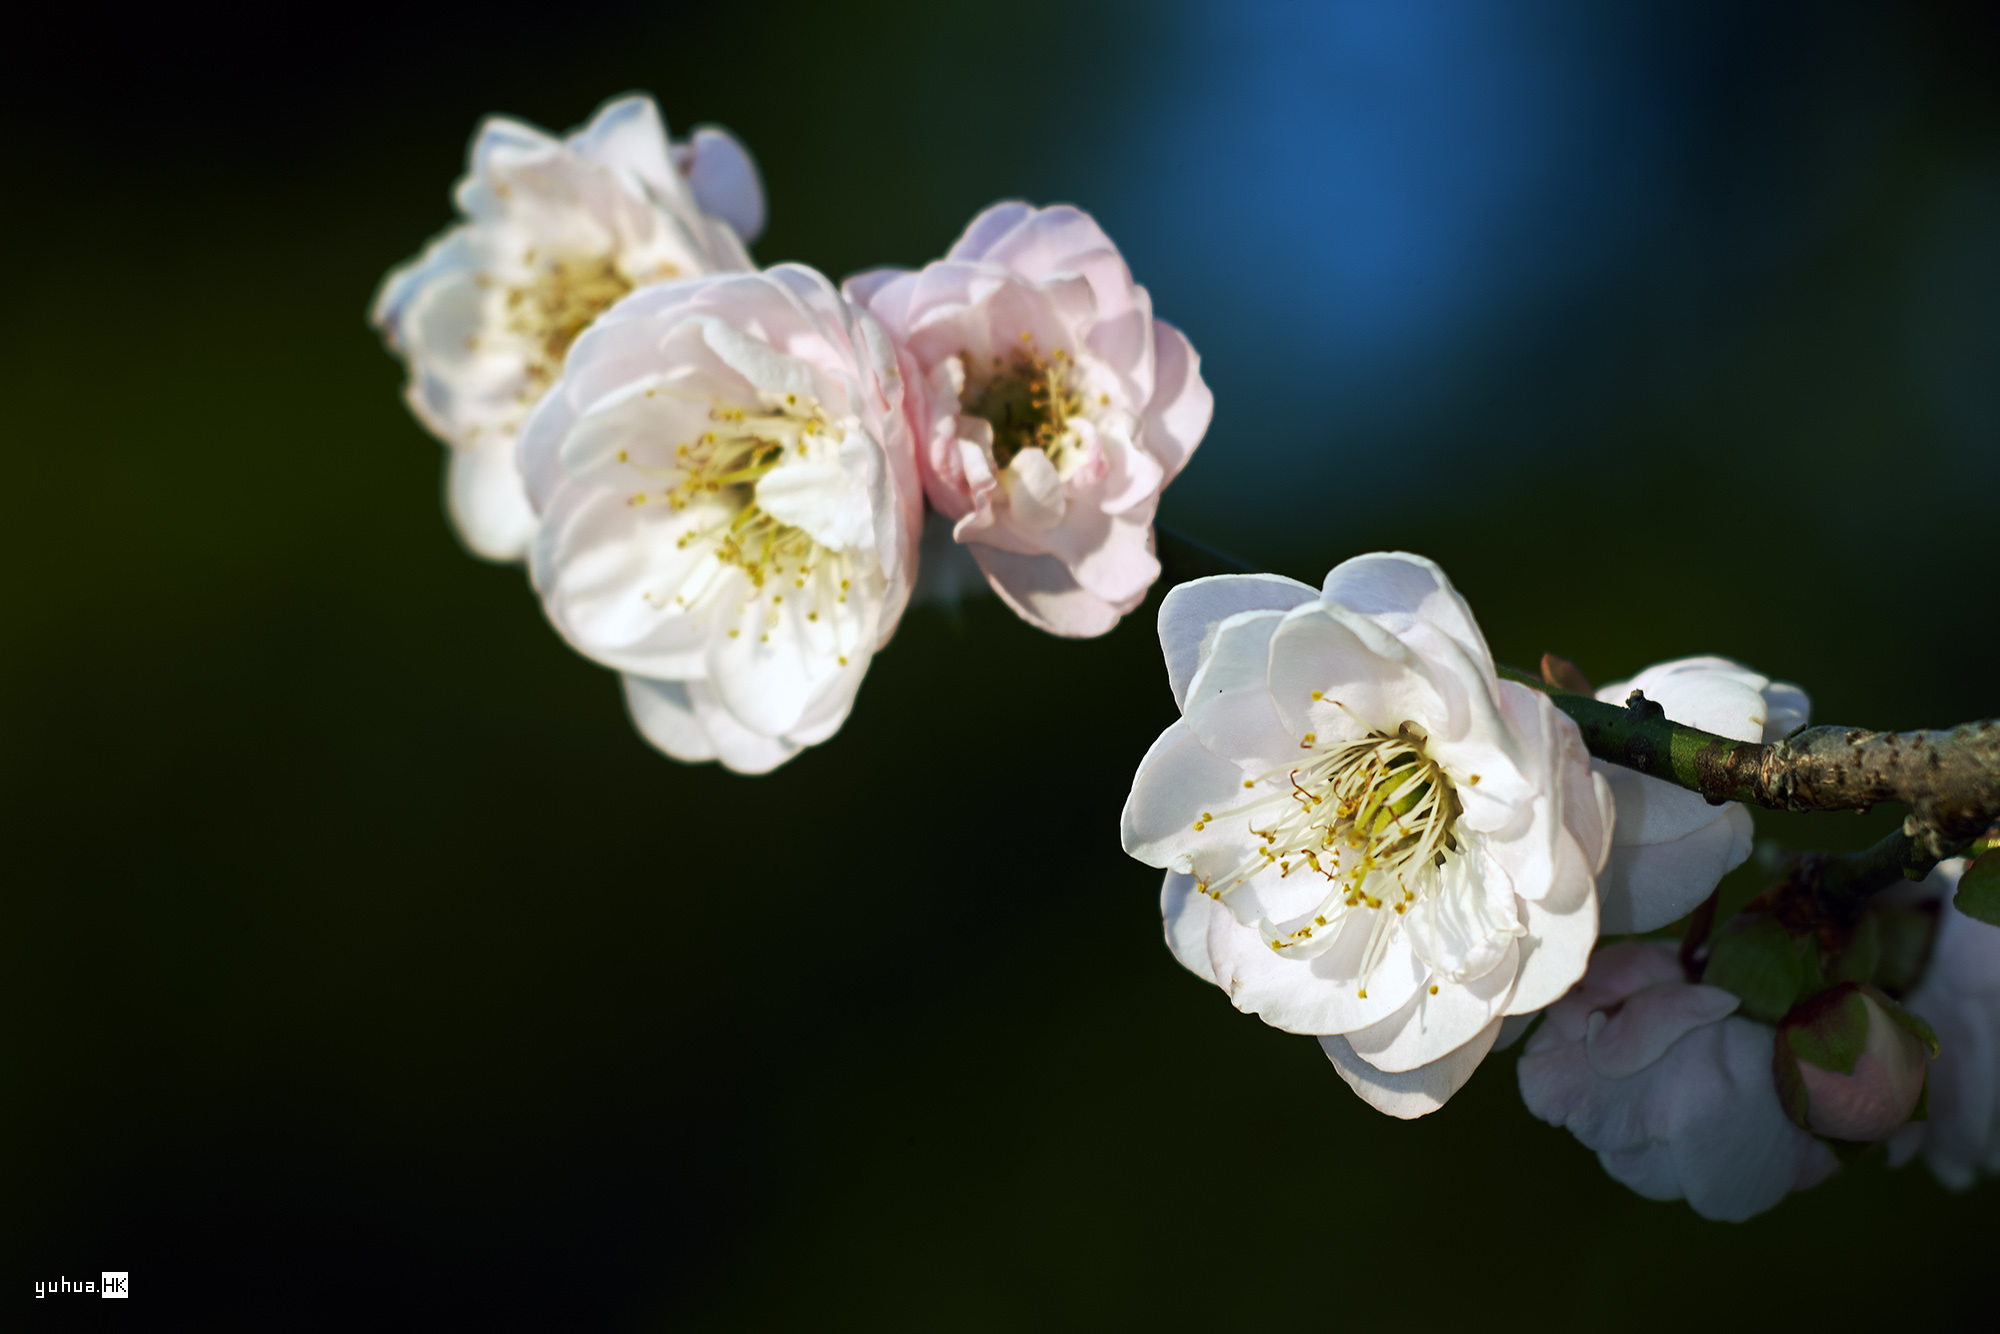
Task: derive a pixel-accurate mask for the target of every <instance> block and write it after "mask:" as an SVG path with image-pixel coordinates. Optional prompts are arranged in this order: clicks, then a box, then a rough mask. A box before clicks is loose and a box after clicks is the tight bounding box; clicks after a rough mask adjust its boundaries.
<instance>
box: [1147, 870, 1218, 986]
mask: <svg viewBox="0 0 2000 1334" xmlns="http://www.w3.org/2000/svg"><path fill="white" fill-rule="evenodd" d="M1194 883H1195V881H1194V877H1193V876H1191V875H1183V874H1182V873H1180V872H1178V871H1169V872H1167V878H1166V879H1165V881H1163V882H1162V883H1161V885H1160V919H1161V921H1162V922H1163V923H1164V925H1165V927H1166V933H1167V948H1168V949H1170V950H1172V951H1173V953H1174V958H1176V959H1178V960H1179V961H1180V964H1181V967H1183V968H1185V969H1187V970H1188V971H1189V972H1190V973H1193V974H1194V975H1195V976H1196V977H1199V978H1200V979H1201V980H1202V981H1204V982H1214V983H1215V985H1217V986H1221V985H1222V984H1221V983H1220V982H1217V981H1216V977H1215V968H1214V966H1213V965H1212V964H1210V962H1209V958H1208V932H1209V925H1210V924H1209V916H1210V915H1211V914H1213V913H1225V915H1226V910H1225V909H1224V908H1223V907H1222V905H1220V904H1218V903H1217V902H1216V901H1215V900H1214V899H1211V898H1209V897H1208V895H1206V894H1197V893H1195V892H1194Z"/></svg>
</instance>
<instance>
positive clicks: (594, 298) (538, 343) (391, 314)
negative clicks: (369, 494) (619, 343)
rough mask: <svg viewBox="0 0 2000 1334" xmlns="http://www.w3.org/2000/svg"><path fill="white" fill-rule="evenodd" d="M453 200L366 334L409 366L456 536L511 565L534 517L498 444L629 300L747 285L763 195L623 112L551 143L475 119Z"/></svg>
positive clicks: (397, 275)
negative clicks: (589, 333) (680, 289)
mask: <svg viewBox="0 0 2000 1334" xmlns="http://www.w3.org/2000/svg"><path fill="white" fill-rule="evenodd" d="M453 197H454V198H455V200H456V201H457V204H458V208H459V211H460V212H461V213H462V214H463V215H464V216H465V219H466V221H465V222H463V223H461V224H459V225H458V226H455V227H453V228H451V229H450V230H448V231H446V232H445V233H444V234H442V235H441V236H439V237H438V238H437V239H436V240H434V241H432V242H431V243H430V245H429V246H428V247H427V248H426V249H425V250H424V253H423V254H422V255H421V256H419V257H418V258H416V259H415V260H412V261H411V262H410V263H408V264H405V265H403V266H402V267H400V268H398V269H396V270H394V271H393V272H391V273H390V274H389V276H388V277H387V278H386V279H384V280H383V283H382V288H381V290H380V291H379V292H378V293H377V294H376V297H375V305H374V310H373V314H372V316H371V319H372V321H373V322H374V324H375V325H376V327H377V328H379V329H380V330H381V331H382V336H383V338H384V339H385V340H386V341H387V342H388V344H389V347H390V348H391V349H392V350H393V351H394V352H396V353H397V354H398V355H399V356H401V357H402V358H403V360H404V361H405V362H406V363H407V364H408V366H409V372H410V380H409V386H408V389H407V391H406V394H405V397H406V398H407V399H408V401H409V405H410V409H411V410H412V411H413V412H414V413H416V415H417V419H418V420H419V421H421V422H422V423H423V424H424V426H425V427H427V428H428V429H429V430H430V431H431V432H432V433H433V434H434V435H436V436H437V437H438V438H439V439H440V440H442V441H444V443H445V444H446V445H448V446H450V447H451V455H450V464H449V466H448V468H447V470H446V482H445V495H446V504H447V508H448V509H449V511H450V513H451V517H452V522H453V524H454V526H455V527H456V528H457V530H458V533H459V536H460V537H461V538H462V539H463V540H464V542H465V544H466V546H468V547H470V548H471V549H472V550H473V551H474V552H475V553H476V554H478V555H480V556H484V557H486V558H487V559H489V560H518V559H520V558H521V556H522V555H523V554H524V553H525V552H526V550H527V547H528V543H529V542H530V541H531V540H532V538H533V535H534V530H535V514H534V510H533V509H532V507H531V506H530V505H529V503H528V497H527V494H526V492H525V491H524V490H523V487H522V482H521V476H520V469H519V466H518V464H517V461H516V437H517V435H518V433H519V431H520V429H521V426H522V424H523V423H524V422H525V421H526V420H527V417H528V413H529V412H530V411H531V410H532V409H533V407H534V405H535V403H536V401H537V400H538V399H540V397H541V396H542V394H543V393H545V392H546V391H547V389H548V387H549V386H550V385H551V384H552V383H554V381H555V379H556V377H557V376H558V375H560V374H561V372H562V364H563V356H564V354H565V353H566V352H567V351H568V350H569V347H570V344H572V343H573V342H575V340H576V337H577V335H578V334H579V333H581V332H582V331H583V330H584V328H586V327H587V326H588V325H589V324H590V322H591V320H592V319H594V318H595V317H596V316H597V314H598V313H599V312H600V311H602V310H604V309H605V308H606V307H608V306H610V305H611V304H612V302H614V301H616V300H618V299H619V298H620V297H622V296H624V295H625V294H626V293H627V292H630V291H631V290H632V289H634V288H635V287H639V286H641V285H643V284H646V283H651V282H658V281H662V280H664V279H669V278H688V277H695V276H698V275H701V274H708V273H717V272H723V271H730V270H746V269H749V268H750V267H751V263H750V257H749V254H748V253H747V252H746V251H745V250H744V248H743V243H744V241H745V240H747V239H749V237H750V236H752V235H754V234H755V229H756V227H761V226H762V223H763V215H764V203H763V189H762V187H761V186H760V185H759V184H758V180H757V169H756V166H755V164H754V163H752V162H751V160H750V157H749V154H748V153H747V152H746V151H745V150H744V148H743V146H742V145H741V144H739V143H738V142H737V141H736V140H735V139H734V138H733V137H732V136H730V135H729V133H728V132H727V131H724V130H718V129H715V128H712V127H710V128H704V129H702V130H698V131H697V132H696V133H695V136H694V138H693V139H692V140H691V141H690V142H689V143H687V144H670V143H669V142H668V141H667V131H666V126H665V125H664V124H662V123H661V120H660V113H659V110H658V109H657V108H656V107H655V106H654V105H653V101H652V99H651V98H647V97H625V98H620V99H618V100H617V101H614V102H610V103H608V104H606V106H605V107H604V109H603V110H601V111H599V112H598V113H597V115H596V117H595V118H594V119H593V120H592V121H591V122H590V124H588V125H586V126H584V127H583V128H582V129H580V130H578V131H576V132H575V133H573V134H571V135H570V136H569V137H568V138H566V139H557V138H554V137H553V136H551V135H548V134H545V133H543V132H542V131H541V130H538V129H536V128H534V127H533V126H531V125H525V124H523V123H521V122H520V121H517V120H510V119H508V118H506V117H504V116H494V117H490V118H489V119H487V121H486V122H485V123H484V124H482V125H481V126H480V127H479V131H478V133H477V134H476V135H474V136H473V140H472V149H471V153H470V160H469V162H468V164H467V167H466V174H465V176H464V177H463V178H462V179H461V180H460V181H459V182H458V185H457V187H456V189H455V190H454V192H453ZM745 227H748V228H749V230H747V231H746V230H743V228H745ZM739 231H740V232H741V233H742V234H741V235H739Z"/></svg>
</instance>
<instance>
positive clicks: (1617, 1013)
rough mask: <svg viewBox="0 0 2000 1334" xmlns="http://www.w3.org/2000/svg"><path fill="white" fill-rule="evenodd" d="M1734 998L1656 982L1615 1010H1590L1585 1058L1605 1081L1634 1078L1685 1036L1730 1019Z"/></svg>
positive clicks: (1714, 990) (1712, 989)
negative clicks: (1727, 1017)
mask: <svg viewBox="0 0 2000 1334" xmlns="http://www.w3.org/2000/svg"><path fill="white" fill-rule="evenodd" d="M1738 1004H1739V1002H1738V1001H1737V999H1736V997H1735V995H1733V994H1732V993H1730V992H1727V991H1724V990H1722V988H1720V987H1702V986H1690V985H1688V984H1686V983H1683V982H1672V981H1670V982H1658V983H1655V984H1654V985H1652V986H1650V987H1647V988H1646V989H1645V990H1644V991H1640V992H1637V993H1635V994H1633V995H1631V996H1628V997H1627V998H1626V999H1625V1000H1624V1001H1623V1002H1622V1003H1621V1004H1619V1005H1618V1007H1617V1008H1616V1009H1615V1010H1592V1011H1591V1012H1590V1019H1589V1021H1588V1026H1587V1027H1586V1028H1585V1030H1584V1033H1585V1036H1584V1047H1583V1049H1584V1056H1585V1058H1586V1059H1587V1060H1588V1061H1589V1062H1590V1068H1591V1069H1592V1070H1595V1071H1596V1072H1597V1073H1598V1074H1599V1075H1602V1076H1603V1077H1604V1078H1606V1079H1624V1078H1625V1077H1626V1076H1628V1075H1636V1074H1638V1073H1639V1072H1640V1071H1641V1070H1644V1069H1645V1068H1646V1067H1647V1066H1649V1065H1651V1064H1653V1062H1655V1061H1657V1060H1659V1059H1660V1057H1662V1056H1664V1055H1666V1052H1667V1048H1669V1047H1671V1046H1673V1045H1674V1043H1676V1042H1678V1041H1679V1040H1680V1038H1681V1035H1682V1034H1684V1033H1691V1032H1693V1031H1694V1030H1695V1029H1697V1028H1700V1027H1702V1026H1703V1025H1705V1024H1712V1023H1715V1022H1716V1021H1717V1020H1719V1019H1721V1018H1723V1017H1724V1016H1725V1015H1729V1014H1733V1013H1735V1011H1736V1007H1737V1005H1738Z"/></svg>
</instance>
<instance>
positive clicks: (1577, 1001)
mask: <svg viewBox="0 0 2000 1334" xmlns="http://www.w3.org/2000/svg"><path fill="white" fill-rule="evenodd" d="M1735 1009H1736V998H1735V997H1734V996H1732V995H1730V994H1729V993H1728V992H1726V991H1723V990H1721V989H1720V988H1717V987H1705V986H1696V985H1693V984H1691V983H1689V982H1688V981H1686V979H1685V978H1684V977H1683V976H1682V974H1681V969H1680V964H1679V962H1678V961H1677V960H1676V959H1675V957H1674V951H1673V949H1672V948H1671V947H1669V946H1665V945H1654V944H1631V945H1613V946H1609V947H1608V948H1605V949H1600V950H1599V951H1597V953H1596V954H1595V955H1594V956H1592V958H1591V961H1590V971H1589V972H1588V973H1587V974H1586V975H1585V977H1584V979H1583V982H1582V984H1581V985H1580V986H1579V987H1578V988H1577V990H1576V991H1574V992H1572V993H1571V994H1570V995H1568V996H1566V997H1564V998H1563V999H1562V1000H1560V1001H1557V1002H1556V1003H1555V1004H1554V1005H1551V1006H1550V1007H1549V1009H1548V1014H1547V1016H1546V1017H1545V1018H1544V1019H1543V1021H1542V1024H1541V1027H1540V1028H1538V1029H1537V1030H1536V1032H1535V1034H1534V1036H1533V1037H1532V1038H1530V1039H1529V1040H1528V1046H1527V1049H1526V1050H1525V1051H1524V1052H1523V1053H1522V1056H1521V1063H1520V1067H1519V1071H1518V1073H1519V1077H1520V1081H1521V1099H1522V1101H1524V1102H1526V1103H1527V1104H1528V1110H1529V1111H1530V1112H1533V1113H1534V1114H1535V1115H1536V1116H1538V1117H1540V1118H1541V1119H1542V1120H1544V1121H1547V1122H1549V1123H1550V1124H1552V1125H1559V1126H1563V1127H1566V1128H1567V1129H1568V1130H1569V1132H1570V1133H1571V1134H1573V1135H1575V1136H1576V1137H1577V1138H1578V1139H1579V1140H1582V1141H1583V1143H1584V1145H1585V1146H1586V1147H1588V1148H1591V1149H1595V1150H1596V1151H1597V1160H1598V1161H1599V1162H1600V1163H1602V1164H1603V1165H1604V1170H1605V1171H1607V1172H1609V1173H1610V1174H1611V1175H1612V1176H1614V1177H1616V1178H1617V1179H1618V1180H1619V1181H1621V1182H1623V1183H1624V1184H1625V1185H1627V1186H1629V1187H1631V1188H1632V1189H1633V1190H1635V1191H1637V1192H1638V1193H1639V1194H1641V1195H1644V1196H1645V1197H1646V1198H1648V1199H1652V1200H1678V1199H1685V1200H1687V1202H1688V1204H1689V1205H1690V1206H1691V1207H1692V1208H1693V1209H1694V1211H1695V1212H1696V1213H1698V1214H1700V1215H1701V1216H1702V1217H1704V1218H1721V1219H1728V1220H1730V1221H1740V1220H1742V1219H1745V1218H1749V1217H1750V1216H1751V1215H1753V1214H1759V1213H1762V1212H1763V1211H1764V1210H1766V1209H1769V1208H1770V1207H1771V1206H1772V1205H1774V1204H1776V1203H1777V1202H1778V1201H1779V1200H1781V1199H1783V1198H1784V1197H1785V1194H1786V1192H1788V1191H1794V1190H1804V1189H1806V1188H1807V1187H1809V1186H1813V1185H1816V1184H1818V1183H1819V1182H1820V1181H1821V1180H1823V1179H1824V1178H1825V1177H1826V1176H1827V1175H1828V1174H1830V1173H1831V1172H1832V1171H1833V1170H1834V1169H1835V1167H1836V1166H1837V1163H1836V1160H1835V1159H1834V1156H1833V1153H1832V1151H1831V1150H1829V1149H1828V1148H1827V1147H1826V1146H1825V1145H1824V1144H1821V1143H1820V1142H1819V1141H1818V1140H1816V1139H1814V1138H1813V1137H1812V1136H1811V1135H1809V1134H1807V1133H1806V1132H1805V1131H1804V1130H1801V1129H1800V1128H1799V1127H1798V1126H1797V1125H1795V1124H1793V1122H1792V1120H1791V1118H1789V1117H1788V1116H1786V1115H1785V1111H1784V1108H1783V1107H1782V1105H1781V1104H1780V1103H1779V1101H1778V1091H1777V1084H1776V1080H1775V1079H1774V1077H1773V1075H1772V1068H1771V1067H1772V1059H1771V1055H1772V1043H1773V1041H1774V1039H1775V1036H1776V1035H1775V1033H1774V1031H1773V1030H1772V1029H1771V1027H1770V1026H1769V1025H1766V1024H1760V1023H1756V1022H1754V1021H1752V1020H1749V1019H1744V1018H1741V1017H1739V1016H1737V1015H1736V1014H1735V1013H1733V1012H1734V1010H1735Z"/></svg>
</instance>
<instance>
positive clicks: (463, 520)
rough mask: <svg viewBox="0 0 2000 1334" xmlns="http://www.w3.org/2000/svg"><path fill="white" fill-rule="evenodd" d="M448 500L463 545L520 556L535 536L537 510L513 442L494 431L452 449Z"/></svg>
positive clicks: (496, 555)
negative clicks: (477, 443) (530, 499)
mask: <svg viewBox="0 0 2000 1334" xmlns="http://www.w3.org/2000/svg"><path fill="white" fill-rule="evenodd" d="M445 467H446V474H445V503H446V506H447V507H448V508H449V509H450V511H451V520H452V523H453V524H454V525H455V526H456V527H457V529H458V534H459V536H460V537H462V538H464V539H465V545H466V546H468V547H470V548H471V549H472V551H473V553H474V554H475V555H478V556H483V557H485V558H486V559H487V560H500V561H516V560H520V559H521V558H522V557H523V556H525V555H527V552H528V546H529V544H530V543H532V542H533V541H534V540H535V511H534V507H533V506H531V505H530V504H528V492H527V488H526V487H524V486H523V485H522V483H521V470H520V468H519V466H517V465H516V463H515V461H514V441H513V438H512V437H510V436H496V437H494V438H493V439H492V440H491V441H489V442H487V443H485V444H483V445H481V446H479V447H478V448H476V449H454V450H452V451H451V453H450V455H449V456H448V461H447V463H446V465H445Z"/></svg>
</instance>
